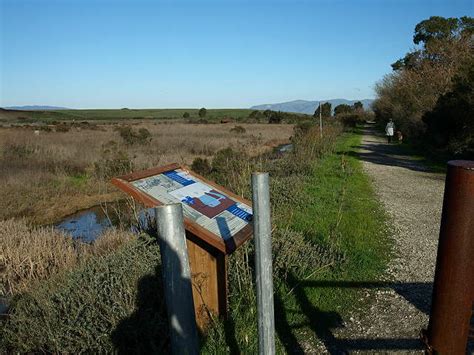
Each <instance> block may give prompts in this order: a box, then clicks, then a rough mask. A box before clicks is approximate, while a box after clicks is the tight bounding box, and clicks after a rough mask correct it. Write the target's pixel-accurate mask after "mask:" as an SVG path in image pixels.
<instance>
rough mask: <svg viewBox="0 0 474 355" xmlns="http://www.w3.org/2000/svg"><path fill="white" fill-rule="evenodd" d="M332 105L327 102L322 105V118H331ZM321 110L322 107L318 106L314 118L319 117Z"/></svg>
mask: <svg viewBox="0 0 474 355" xmlns="http://www.w3.org/2000/svg"><path fill="white" fill-rule="evenodd" d="M331 106H332V105H331V103H330V102H325V103H324V104H322V105H321V116H322V117H331ZM319 109H320V107H319V106H318V107H317V108H316V111H314V115H313V116H314V117H319Z"/></svg>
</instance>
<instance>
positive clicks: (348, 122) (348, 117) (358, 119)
mask: <svg viewBox="0 0 474 355" xmlns="http://www.w3.org/2000/svg"><path fill="white" fill-rule="evenodd" d="M336 118H337V120H339V121H340V122H341V123H342V125H343V126H344V127H351V128H354V127H356V126H357V124H360V123H364V121H365V120H364V117H363V116H362V115H360V114H358V113H341V114H339V115H337V117H336Z"/></svg>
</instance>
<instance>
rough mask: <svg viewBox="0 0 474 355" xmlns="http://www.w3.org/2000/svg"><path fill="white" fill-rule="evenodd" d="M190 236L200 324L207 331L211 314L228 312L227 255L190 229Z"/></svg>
mask: <svg viewBox="0 0 474 355" xmlns="http://www.w3.org/2000/svg"><path fill="white" fill-rule="evenodd" d="M186 237H187V238H186V239H187V246H188V254H189V264H190V268H191V280H192V285H193V299H194V310H195V312H196V323H197V325H198V327H199V329H200V330H201V331H202V332H205V330H206V328H207V325H208V324H209V321H210V320H211V319H210V316H212V315H213V316H218V317H225V316H226V315H227V257H226V255H225V254H224V253H222V252H221V251H219V250H217V249H215V248H213V247H211V246H209V244H206V243H204V242H203V241H202V240H201V239H200V238H198V237H196V236H195V235H194V234H192V233H190V232H187V233H186Z"/></svg>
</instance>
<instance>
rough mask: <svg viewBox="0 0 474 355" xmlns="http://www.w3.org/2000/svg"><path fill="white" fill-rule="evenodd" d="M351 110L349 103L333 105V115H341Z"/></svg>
mask: <svg viewBox="0 0 474 355" xmlns="http://www.w3.org/2000/svg"><path fill="white" fill-rule="evenodd" d="M323 112H324V111H323ZM351 112H352V106H350V105H346V104H340V105H337V106H336V107H334V116H337V115H341V114H343V113H351ZM318 114H319V113H318Z"/></svg>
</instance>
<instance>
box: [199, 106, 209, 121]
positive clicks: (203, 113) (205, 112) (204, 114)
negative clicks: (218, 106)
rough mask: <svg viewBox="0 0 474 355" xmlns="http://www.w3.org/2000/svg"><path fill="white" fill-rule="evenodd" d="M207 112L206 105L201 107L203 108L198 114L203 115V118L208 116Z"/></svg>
mask: <svg viewBox="0 0 474 355" xmlns="http://www.w3.org/2000/svg"><path fill="white" fill-rule="evenodd" d="M206 114H207V110H206V109H205V108H204V107H203V108H201V109H200V110H199V112H198V115H199V117H201V118H204V117H206Z"/></svg>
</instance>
